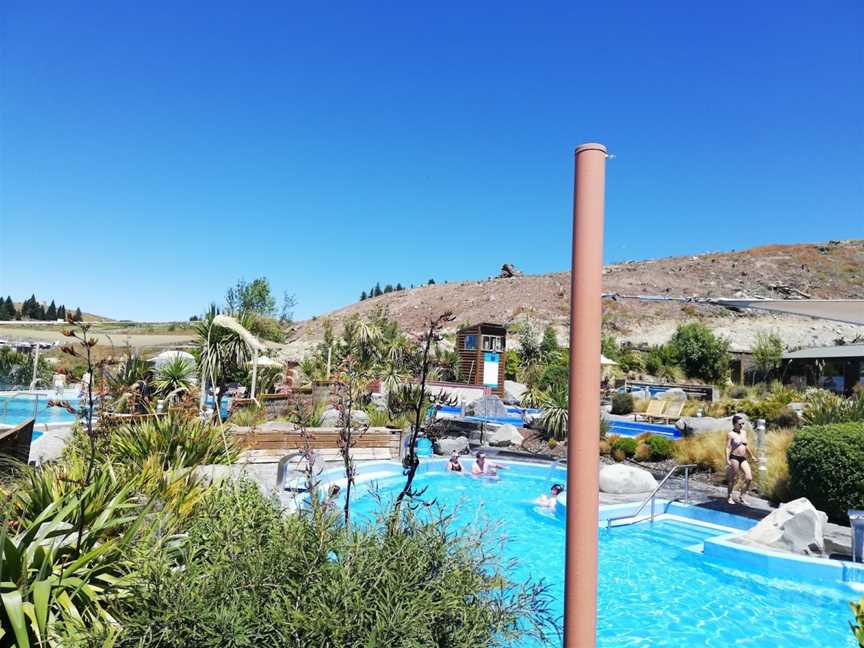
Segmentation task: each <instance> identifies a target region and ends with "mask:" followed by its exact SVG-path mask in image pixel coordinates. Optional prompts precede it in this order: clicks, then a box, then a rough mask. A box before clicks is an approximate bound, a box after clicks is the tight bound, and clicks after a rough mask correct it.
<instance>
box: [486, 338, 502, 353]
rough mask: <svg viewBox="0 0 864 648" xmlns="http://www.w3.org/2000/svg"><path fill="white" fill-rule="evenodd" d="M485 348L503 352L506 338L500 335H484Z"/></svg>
mask: <svg viewBox="0 0 864 648" xmlns="http://www.w3.org/2000/svg"><path fill="white" fill-rule="evenodd" d="M483 350H484V351H498V352H501V351H503V350H504V339H503V338H502V337H500V336H498V335H484V336H483Z"/></svg>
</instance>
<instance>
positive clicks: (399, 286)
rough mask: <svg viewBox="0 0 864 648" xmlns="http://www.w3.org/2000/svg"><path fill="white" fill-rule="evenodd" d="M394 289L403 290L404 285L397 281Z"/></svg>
mask: <svg viewBox="0 0 864 648" xmlns="http://www.w3.org/2000/svg"><path fill="white" fill-rule="evenodd" d="M396 290H405V287H404V286H403V285H402V284H401V283H397V284H396Z"/></svg>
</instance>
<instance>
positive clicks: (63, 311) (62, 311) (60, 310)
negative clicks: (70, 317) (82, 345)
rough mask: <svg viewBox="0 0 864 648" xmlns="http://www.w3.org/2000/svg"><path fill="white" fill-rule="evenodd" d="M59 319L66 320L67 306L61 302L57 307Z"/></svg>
mask: <svg viewBox="0 0 864 648" xmlns="http://www.w3.org/2000/svg"><path fill="white" fill-rule="evenodd" d="M57 319H60V320H63V321H64V322H65V321H66V307H65V306H64V305H63V304H60V308H58V309H57Z"/></svg>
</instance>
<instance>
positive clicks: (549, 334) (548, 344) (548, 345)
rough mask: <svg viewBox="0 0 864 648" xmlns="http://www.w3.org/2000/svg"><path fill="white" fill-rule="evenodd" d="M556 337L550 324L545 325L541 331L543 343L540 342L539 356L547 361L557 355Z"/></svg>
mask: <svg viewBox="0 0 864 648" xmlns="http://www.w3.org/2000/svg"><path fill="white" fill-rule="evenodd" d="M558 349H559V347H558V336H557V335H555V329H554V328H552V325H551V324H547V325H546V328H544V329H543V341H542V342H540V354H541V355H542V356H543V357H544V358H546V359H547V360H548V359H550V358H552V357H553V356H554V355H555V354H556V353H558Z"/></svg>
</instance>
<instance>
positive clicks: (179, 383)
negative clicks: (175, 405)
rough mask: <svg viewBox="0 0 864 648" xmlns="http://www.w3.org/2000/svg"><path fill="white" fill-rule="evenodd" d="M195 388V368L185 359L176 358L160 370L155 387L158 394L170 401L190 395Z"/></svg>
mask: <svg viewBox="0 0 864 648" xmlns="http://www.w3.org/2000/svg"><path fill="white" fill-rule="evenodd" d="M194 386H195V367H194V366H193V365H192V363H191V362H189V361H188V360H186V359H185V358H179V357H178V358H174V359H173V360H171V361H169V362H168V363H167V364H165V365H164V366H163V367H162V368H161V369H159V371H158V373H157V374H156V379H155V380H154V381H153V387H154V389H155V390H156V393H157V394H159V395H160V396H163V397H165V398H167V399H169V400H172V399H174V398H175V397H176V396H179V395H181V394H184V393H189V392H191V391H192V388H193V387H194Z"/></svg>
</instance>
